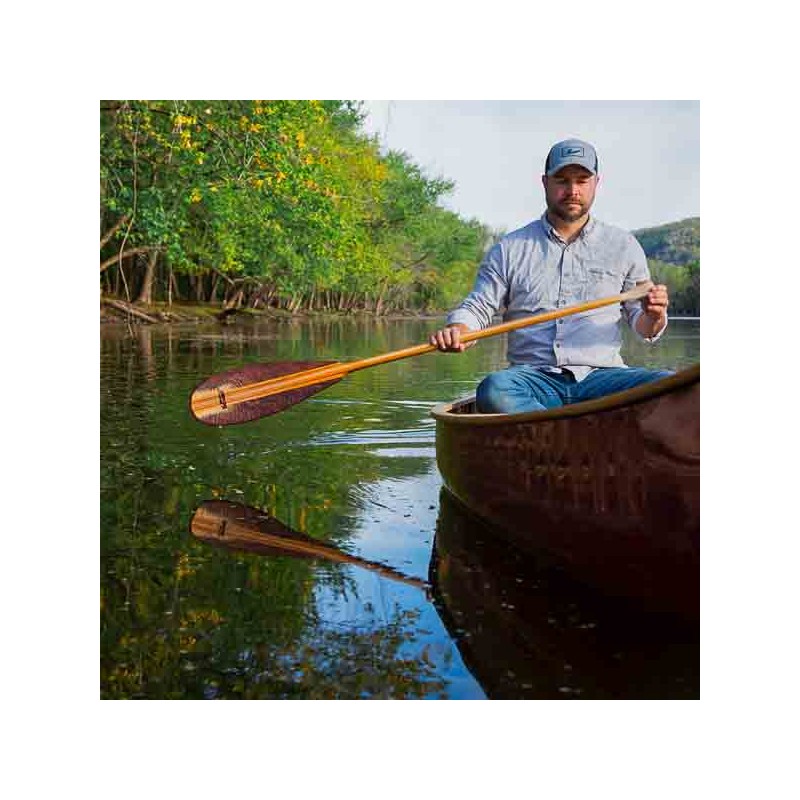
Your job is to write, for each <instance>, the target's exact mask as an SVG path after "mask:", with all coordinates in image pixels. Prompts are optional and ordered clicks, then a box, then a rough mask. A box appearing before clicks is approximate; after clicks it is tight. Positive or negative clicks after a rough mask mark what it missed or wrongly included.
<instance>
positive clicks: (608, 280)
mask: <svg viewBox="0 0 800 800" xmlns="http://www.w3.org/2000/svg"><path fill="white" fill-rule="evenodd" d="M622 283H623V278H622V275H620V274H619V272H617V270H615V269H614V268H613V267H610V266H606V265H604V264H587V265H586V289H587V295H588V296H589V297H590V298H594V299H596V298H599V297H611V296H612V295H615V294H620V292H622Z"/></svg>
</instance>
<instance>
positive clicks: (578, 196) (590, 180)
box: [542, 164, 598, 222]
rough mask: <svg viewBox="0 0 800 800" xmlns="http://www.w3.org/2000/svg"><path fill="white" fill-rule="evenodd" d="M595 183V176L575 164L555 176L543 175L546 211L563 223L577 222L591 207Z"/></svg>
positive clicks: (596, 179) (595, 187)
mask: <svg viewBox="0 0 800 800" xmlns="http://www.w3.org/2000/svg"><path fill="white" fill-rule="evenodd" d="M597 182H598V177H597V175H592V173H591V172H589V170H587V169H584V168H583V167H580V166H578V165H577V164H570V165H569V166H567V167H564V168H563V169H560V170H559V171H558V172H557V173H556V174H555V175H550V176H548V175H543V176H542V183H543V185H544V196H545V200H546V202H547V210H548V211H549V212H550V214H552V215H553V216H555V217H558V218H559V219H562V220H564V222H575V221H576V220H579V219H580V218H581V217H582V216H584V215H585V214H588V213H589V209H590V208H591V207H592V203H593V202H594V193H595V190H596V189H597Z"/></svg>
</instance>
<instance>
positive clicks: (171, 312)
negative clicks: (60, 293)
mask: <svg viewBox="0 0 800 800" xmlns="http://www.w3.org/2000/svg"><path fill="white" fill-rule="evenodd" d="M446 315H447V311H446V310H443V311H440V312H422V311H420V312H414V311H407V312H396V313H391V314H380V315H375V314H374V313H372V312H371V311H363V310H356V311H299V312H296V313H291V312H289V311H284V310H282V309H279V308H238V309H226V308H224V307H223V306H221V305H210V304H208V303H185V302H180V303H172V304H168V303H165V302H157V303H150V304H148V305H140V304H136V303H126V302H124V301H122V300H117V299H116V298H106V297H101V298H100V325H101V326H102V325H125V324H128V323H130V324H132V325H164V324H166V325H171V324H179V323H180V324H187V323H193V324H201V323H207V322H215V323H217V324H220V325H229V324H231V323H232V322H234V321H242V320H245V319H251V320H256V319H262V320H263V319H274V320H304V319H332V320H333V319H352V318H354V317H358V318H368V319H375V320H402V319H440V318H441V317H444V316H446Z"/></svg>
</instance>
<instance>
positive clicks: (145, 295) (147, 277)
mask: <svg viewBox="0 0 800 800" xmlns="http://www.w3.org/2000/svg"><path fill="white" fill-rule="evenodd" d="M157 262H158V250H153V251H152V252H151V253H150V256H149V258H148V259H147V265H146V266H145V269H144V278H143V279H142V288H141V289H140V290H139V296H138V297H137V298H136V302H137V303H139V304H141V305H150V303H152V302H153V281H154V278H155V276H156V263H157Z"/></svg>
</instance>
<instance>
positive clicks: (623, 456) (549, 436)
mask: <svg viewBox="0 0 800 800" xmlns="http://www.w3.org/2000/svg"><path fill="white" fill-rule="evenodd" d="M473 403H474V401H471V400H463V401H459V402H456V403H454V404H446V405H445V406H438V407H437V408H436V409H434V411H433V415H434V417H435V418H436V451H437V461H438V465H439V470H440V472H441V474H442V478H443V482H444V485H445V487H446V488H447V489H448V490H449V491H450V492H451V493H452V494H453V495H454V496H455V497H456V498H457V499H458V500H459V501H461V502H462V503H463V504H464V505H465V506H466V507H467V508H469V509H470V510H471V511H472V512H474V513H475V514H477V515H478V516H479V517H481V518H482V519H484V520H486V521H488V522H489V523H490V524H491V525H492V526H493V527H494V528H496V529H497V530H498V531H500V532H502V534H503V535H504V536H505V538H506V539H507V540H509V541H511V542H513V543H515V544H516V545H518V546H520V547H523V548H528V549H532V550H539V551H541V550H545V551H548V552H550V553H552V554H554V555H556V556H557V557H559V558H560V559H562V560H563V561H564V562H565V563H567V564H568V565H569V566H570V567H571V568H572V569H573V570H574V571H575V573H576V574H577V575H580V576H582V577H585V578H588V579H589V580H590V581H593V582H597V583H600V584H602V585H604V586H605V587H607V588H608V589H609V590H610V591H614V592H619V593H621V594H630V595H635V596H637V597H640V598H642V599H643V600H645V601H646V602H647V603H649V604H652V605H654V606H655V607H663V608H670V609H675V610H678V611H680V612H681V613H688V614H699V567H700V369H699V365H698V366H697V367H694V368H692V369H690V370H685V371H684V372H681V373H677V374H676V375H674V376H672V377H670V378H667V379H664V380H663V381H656V382H654V383H652V384H648V385H646V386H644V387H637V388H636V389H633V390H630V391H628V392H622V393H619V394H618V395H611V396H609V397H608V398H603V399H602V400H599V401H592V402H591V403H582V404H576V405H575V406H571V407H569V406H568V407H566V408H565V409H559V410H556V411H552V412H540V413H529V414H517V415H502V414H477V413H472V412H471V410H470V409H472V408H474V405H473Z"/></svg>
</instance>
